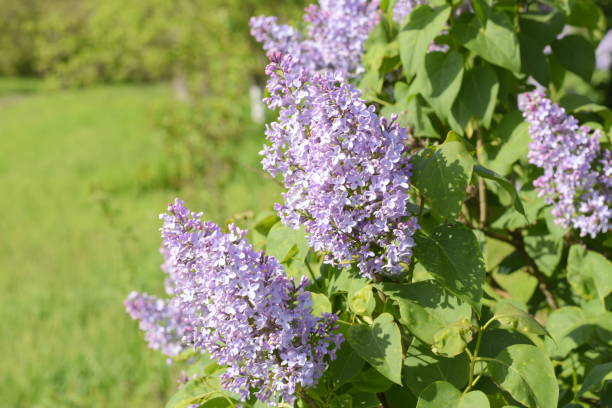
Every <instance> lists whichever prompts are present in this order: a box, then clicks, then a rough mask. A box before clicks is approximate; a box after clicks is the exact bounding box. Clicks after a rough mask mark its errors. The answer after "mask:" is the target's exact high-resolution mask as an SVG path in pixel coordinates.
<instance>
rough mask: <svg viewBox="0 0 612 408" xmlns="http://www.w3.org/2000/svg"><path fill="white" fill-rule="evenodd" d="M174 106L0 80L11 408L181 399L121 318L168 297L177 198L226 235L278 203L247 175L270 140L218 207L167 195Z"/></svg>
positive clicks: (197, 197) (2, 318)
mask: <svg viewBox="0 0 612 408" xmlns="http://www.w3.org/2000/svg"><path fill="white" fill-rule="evenodd" d="M169 92H170V91H169V88H168V87H166V86H165V85H154V86H147V87H136V86H113V87H99V88H92V89H86V90H71V91H45V90H44V89H43V90H40V88H39V86H38V84H37V83H36V82H35V81H27V82H23V83H21V82H19V81H14V80H5V79H3V80H0V212H1V213H2V217H0V333H1V336H0V357H1V358H2V363H1V367H2V370H0V396H2V397H1V399H2V403H1V404H0V405H2V406H8V407H85V406H86V407H124V406H125V407H128V406H132V407H159V406H162V405H163V402H164V401H165V400H166V399H167V397H168V396H169V393H172V392H173V390H174V389H175V387H176V384H175V383H174V380H173V373H172V372H171V371H172V369H171V368H168V367H167V366H166V364H165V359H164V358H163V357H162V356H161V355H160V354H158V353H157V352H154V351H151V350H149V349H147V348H146V346H145V343H144V340H143V336H142V334H141V332H139V331H138V330H137V328H136V324H135V323H134V322H132V321H131V320H130V319H129V317H128V316H127V315H126V313H125V312H124V310H123V305H122V302H123V299H124V298H125V296H126V295H127V293H129V291H131V290H134V289H136V290H142V291H149V292H150V293H157V294H161V293H162V291H163V289H162V288H163V274H162V273H161V271H160V270H159V264H160V262H161V256H160V255H159V252H158V247H159V242H160V238H159V231H158V228H159V220H158V219H157V215H158V214H159V212H161V211H163V209H164V208H165V205H166V203H167V202H168V201H170V200H172V199H173V198H174V197H175V196H176V195H180V196H182V197H183V198H185V199H186V201H187V202H188V204H189V205H190V206H191V207H192V208H193V209H194V210H195V209H197V210H204V211H205V212H206V213H207V214H208V215H209V216H210V217H211V218H213V219H214V220H215V221H222V220H224V219H225V218H226V217H229V216H231V215H232V214H233V213H236V212H240V211H245V210H250V209H255V210H258V209H263V208H266V207H268V206H269V205H270V204H271V203H272V202H273V200H274V199H275V198H276V197H277V194H278V189H277V188H276V187H275V186H274V185H273V184H272V183H270V182H269V181H266V180H265V179H264V178H263V177H262V176H261V175H260V174H257V173H256V172H253V171H251V170H245V168H248V167H254V168H256V167H257V166H258V160H259V159H258V157H257V153H256V152H257V150H258V148H259V145H260V143H261V132H262V130H261V129H260V128H256V129H253V130H252V132H251V134H246V135H245V140H244V141H242V142H241V143H238V145H237V146H236V147H235V149H236V155H237V157H239V159H240V160H241V161H245V162H247V166H246V167H245V168H241V169H237V170H235V171H233V172H232V175H231V176H230V180H229V182H228V184H227V187H226V188H224V189H222V190H221V193H219V192H216V193H210V192H207V191H206V189H205V188H204V187H202V186H203V185H204V184H203V183H195V184H194V185H193V186H192V187H189V188H186V189H184V191H180V192H177V191H172V190H168V189H164V188H163V187H161V186H159V187H158V188H157V187H156V184H155V182H156V178H157V177H158V174H159V172H160V170H159V169H162V168H164V155H163V144H162V136H161V135H160V134H158V133H157V132H156V131H155V129H154V127H153V125H152V123H153V115H155V112H156V111H157V109H158V108H159V106H160V105H161V104H162V103H164V102H165V101H167V100H168V98H169V97H170V95H169ZM143 185H148V186H149V187H148V188H146V189H145V188H142V186H143ZM151 185H152V186H153V187H152V188H151Z"/></svg>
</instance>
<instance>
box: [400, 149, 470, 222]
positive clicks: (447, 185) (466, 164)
mask: <svg viewBox="0 0 612 408" xmlns="http://www.w3.org/2000/svg"><path fill="white" fill-rule="evenodd" d="M413 163H414V173H413V179H412V180H413V183H414V185H415V186H416V187H417V188H418V189H419V191H420V192H421V193H422V194H423V196H424V197H425V200H426V202H427V203H428V204H429V205H430V206H431V209H432V211H433V212H434V213H436V214H438V215H439V216H441V217H443V218H446V219H448V220H450V221H453V220H455V219H456V218H457V216H458V215H459V212H460V210H461V204H462V203H463V201H464V200H465V193H466V188H467V185H468V183H469V181H470V178H471V177H472V169H473V165H474V161H473V159H472V157H471V156H470V154H469V153H468V151H467V150H466V149H465V147H464V146H463V144H462V143H461V142H455V141H453V142H446V143H444V144H442V145H441V146H439V147H438V148H437V149H435V150H434V149H431V148H427V149H423V150H421V151H420V152H419V153H417V154H416V155H415V156H414V159H413Z"/></svg>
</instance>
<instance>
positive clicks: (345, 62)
mask: <svg viewBox="0 0 612 408" xmlns="http://www.w3.org/2000/svg"><path fill="white" fill-rule="evenodd" d="M379 19H380V13H379V10H378V0H376V1H367V0H320V1H319V4H318V5H315V4H312V5H310V6H309V7H307V8H306V10H305V14H304V21H305V22H306V26H307V28H306V35H305V36H302V34H301V33H300V32H299V31H297V30H295V29H294V28H292V27H291V26H289V25H286V24H278V19H277V18H276V17H264V16H260V17H253V18H252V19H251V22H250V24H251V33H252V35H253V37H255V39H256V40H257V41H259V42H261V43H262V45H263V48H264V50H265V51H267V52H281V53H283V54H289V55H292V56H293V58H295V60H297V61H300V63H301V64H302V65H303V66H304V67H305V68H306V69H308V70H309V71H311V72H315V71H336V72H340V73H341V74H342V75H343V76H345V77H347V78H349V77H354V76H356V75H358V74H359V73H361V71H362V67H361V56H362V54H363V50H364V45H365V41H366V39H367V38H368V35H369V33H370V31H371V30H372V28H374V26H375V25H376V24H377V23H378V21H379Z"/></svg>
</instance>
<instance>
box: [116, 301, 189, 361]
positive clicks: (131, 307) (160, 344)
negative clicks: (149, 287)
mask: <svg viewBox="0 0 612 408" xmlns="http://www.w3.org/2000/svg"><path fill="white" fill-rule="evenodd" d="M125 308H126V310H127V311H128V313H129V314H130V316H132V319H134V320H139V321H140V328H141V329H142V330H143V331H144V332H145V338H146V340H147V343H148V344H149V347H151V348H152V349H154V350H160V351H161V352H162V353H164V354H166V355H167V356H171V357H172V356H176V355H178V354H180V353H181V352H182V351H183V350H185V349H186V348H187V345H186V344H185V343H183V341H182V339H183V337H184V336H186V335H187V334H188V333H189V331H190V326H189V322H188V320H187V319H186V316H185V315H184V314H183V313H182V312H181V311H180V309H178V308H177V307H176V305H175V304H174V303H173V302H167V301H164V300H161V299H157V298H156V297H155V296H151V295H147V294H146V293H137V292H132V293H130V295H129V296H128V298H127V300H126V301H125Z"/></svg>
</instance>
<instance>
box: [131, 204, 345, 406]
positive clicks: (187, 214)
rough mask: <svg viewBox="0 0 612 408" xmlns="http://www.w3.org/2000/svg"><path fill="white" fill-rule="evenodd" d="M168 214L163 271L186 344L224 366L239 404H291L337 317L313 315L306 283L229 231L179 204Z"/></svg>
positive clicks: (317, 369) (313, 372)
mask: <svg viewBox="0 0 612 408" xmlns="http://www.w3.org/2000/svg"><path fill="white" fill-rule="evenodd" d="M168 211H169V213H168V214H162V215H161V218H162V219H163V221H164V225H163V227H162V229H161V231H162V237H163V248H162V253H163V254H164V256H165V258H166V260H165V263H164V266H163V267H164V269H165V271H166V272H167V273H168V285H167V288H168V290H169V293H171V294H172V295H174V297H173V298H172V300H171V303H170V304H172V305H176V307H177V309H178V311H177V313H179V314H180V315H181V316H186V319H187V321H188V322H189V324H190V330H189V331H188V336H186V338H185V339H184V340H185V341H186V342H188V343H189V344H193V346H194V347H195V348H196V349H199V350H202V351H206V352H208V353H210V355H211V356H212V357H213V358H215V359H216V360H217V362H218V363H219V364H220V365H223V366H226V367H227V369H226V371H225V372H224V373H223V374H222V384H223V386H224V387H225V388H226V389H228V390H230V391H232V392H236V393H238V394H240V396H241V397H242V398H243V399H244V400H247V399H249V398H250V397H251V394H252V393H254V395H255V396H256V397H257V398H258V399H259V400H261V401H264V402H270V403H275V402H279V401H284V402H287V403H291V402H293V401H294V400H295V396H296V393H297V392H298V391H299V389H300V388H309V387H313V386H315V385H316V383H317V381H318V379H319V377H321V375H322V374H323V371H324V370H325V367H326V364H327V363H328V362H329V361H330V360H333V359H334V358H335V353H336V350H337V348H338V347H339V346H340V344H341V342H342V336H341V335H340V334H337V333H334V331H335V330H337V326H336V319H337V316H336V315H333V314H326V315H324V316H323V317H321V318H317V317H314V316H313V315H312V300H311V297H310V294H309V292H307V291H305V289H304V288H305V286H306V285H307V283H308V281H307V279H306V278H303V280H302V281H301V283H300V284H299V285H296V284H295V283H294V281H293V280H291V279H289V278H288V277H287V276H286V275H285V273H284V270H283V268H282V266H281V265H280V263H279V262H278V261H277V260H276V259H275V258H274V257H269V256H265V255H264V253H263V252H256V251H255V250H254V249H253V247H252V246H251V245H250V244H249V243H248V242H247V241H246V240H245V238H244V237H245V234H246V231H243V230H240V229H239V228H237V227H236V226H234V225H229V227H228V228H229V233H224V232H222V231H221V229H220V228H219V226H217V225H216V224H214V223H212V222H203V221H202V220H201V217H202V214H201V213H193V212H191V211H189V210H188V209H187V208H185V206H184V204H183V202H181V201H180V200H178V199H177V200H176V201H175V202H174V203H172V204H170V205H169V207H168ZM153 314H155V312H153ZM138 317H140V318H141V319H142V321H147V322H148V321H149V320H155V317H150V316H149V315H147V314H146V313H143V314H141V315H139V316H138Z"/></svg>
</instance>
